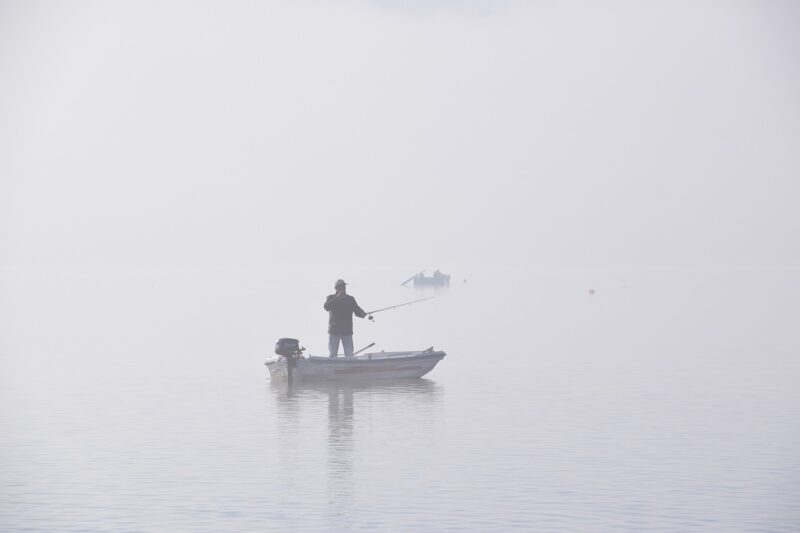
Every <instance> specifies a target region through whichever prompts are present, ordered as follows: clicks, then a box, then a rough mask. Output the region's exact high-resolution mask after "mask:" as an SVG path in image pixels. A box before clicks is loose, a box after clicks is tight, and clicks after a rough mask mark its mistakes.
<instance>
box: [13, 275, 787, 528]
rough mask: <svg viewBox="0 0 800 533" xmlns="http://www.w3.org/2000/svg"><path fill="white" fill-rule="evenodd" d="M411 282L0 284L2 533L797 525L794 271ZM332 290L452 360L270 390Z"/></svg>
mask: <svg viewBox="0 0 800 533" xmlns="http://www.w3.org/2000/svg"><path fill="white" fill-rule="evenodd" d="M408 275H410V274H407V273H406V272H405V271H403V272H388V271H387V272H374V271H373V272H366V271H365V272H355V271H354V272H349V273H340V272H334V273H329V272H314V271H308V270H307V271H303V272H299V273H298V272H272V273H263V272H261V273H256V272H213V273H209V272H179V271H171V272H159V271H150V272H145V271H63V270H59V271H56V270H40V271H11V270H6V271H3V272H2V274H1V275H0V289H1V290H2V292H0V328H2V329H0V429H2V431H0V529H2V530H7V531H8V530H24V529H32V530H51V531H72V530H155V531H166V530H203V531H209V530H217V531H225V530H237V529H238V530H259V531H264V530H276V531H277V530H286V529H289V530H297V531H301V530H302V531H315V530H319V531H358V530H367V529H374V528H380V529H385V530H394V531H404V530H410V529H412V528H413V529H418V530H426V531H448V530H449V531H486V530H503V531H508V530H515V529H516V530H520V531H531V530H541V531H598V530H627V531H642V530H652V531H670V530H672V531H690V530H698V531H700V530H702V531H797V530H799V529H800V452H798V450H800V392H798V391H799V390H800V387H798V384H799V383H800V357H799V356H800V334H799V333H798V328H797V323H798V317H800V274H798V273H797V272H791V271H771V272H752V271H751V272H713V271H706V272H697V271H695V272H675V271H671V272H667V271H661V272H607V271H606V272H597V271H594V272H593V271H580V272H578V271H575V272H557V273H556V272H531V273H524V272H520V271H505V272H482V273H478V274H475V275H472V276H470V278H469V280H468V281H467V282H466V283H464V282H463V281H461V278H459V280H458V282H457V283H455V284H454V286H453V287H452V288H451V289H450V290H448V291H438V292H430V293H428V292H419V291H415V290H414V289H407V288H402V287H399V286H398V282H399V281H402V280H403V279H405V278H406V277H407V276H408ZM340 276H344V277H346V278H347V279H348V281H350V282H351V283H352V285H351V293H352V294H353V295H355V296H356V298H357V299H358V300H359V303H361V305H362V307H364V308H366V309H372V308H379V307H385V306H387V305H392V304H395V303H400V302H403V301H407V300H411V299H415V298H419V297H422V296H426V295H428V294H435V295H436V296H437V297H436V299H434V300H431V301H428V302H422V303H420V304H416V305H414V306H409V307H407V308H403V309H398V310H393V311H387V312H385V313H381V314H378V315H375V318H376V322H375V323H374V324H370V323H367V322H366V321H358V322H357V323H356V328H357V330H356V343H355V344H356V346H357V348H358V347H361V346H364V345H366V344H368V343H370V342H376V343H377V346H376V348H378V349H387V350H400V349H415V348H427V347H428V346H431V345H433V346H435V347H436V348H441V349H444V350H446V351H447V352H448V354H449V355H448V357H447V358H445V360H444V361H442V362H441V363H440V364H439V366H438V367H437V368H436V369H435V370H434V371H433V372H432V373H431V374H429V375H428V376H427V377H426V378H425V379H423V380H419V381H400V382H389V383H382V384H378V383H374V384H364V385H350V386H344V385H342V386H335V385H331V386H323V385H318V386H301V387H297V388H295V389H293V390H287V388H286V387H285V385H283V384H275V383H271V382H270V381H269V378H268V377H267V373H266V370H265V368H264V367H263V361H264V359H265V358H266V356H267V355H268V354H270V353H271V348H272V345H273V344H274V341H275V340H276V339H277V338H278V337H283V336H294V337H298V338H300V339H301V341H302V343H303V344H304V345H305V346H307V347H308V349H309V351H310V352H312V353H315V354H323V353H324V350H325V345H326V336H325V326H326V315H325V313H324V311H323V310H322V301H323V299H324V296H325V295H326V294H328V293H329V292H330V287H329V285H331V284H332V282H333V281H334V279H335V278H337V277H340ZM590 289H594V291H595V292H594V294H591V293H590V292H589V291H590Z"/></svg>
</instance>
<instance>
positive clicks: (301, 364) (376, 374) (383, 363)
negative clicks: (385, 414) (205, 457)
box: [264, 339, 447, 381]
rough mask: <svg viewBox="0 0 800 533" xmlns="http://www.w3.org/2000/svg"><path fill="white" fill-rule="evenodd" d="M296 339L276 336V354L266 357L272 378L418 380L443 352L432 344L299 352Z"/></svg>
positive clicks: (439, 358)
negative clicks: (342, 353)
mask: <svg viewBox="0 0 800 533" xmlns="http://www.w3.org/2000/svg"><path fill="white" fill-rule="evenodd" d="M303 350H304V348H300V345H299V343H298V341H297V340H296V339H280V340H279V341H278V343H277V344H276V346H275V353H276V354H277V356H276V357H272V358H270V359H267V361H266V363H264V364H265V365H266V366H267V369H268V370H269V374H270V376H271V378H272V379H273V380H276V379H277V380H302V381H353V380H378V379H418V378H421V377H422V376H424V375H425V374H427V373H428V372H430V371H431V370H433V368H434V367H435V366H436V364H437V363H438V362H439V361H441V360H442V359H444V357H445V356H446V355H447V354H446V353H445V352H443V351H441V350H434V349H433V347H430V348H428V349H427V350H417V351H408V352H385V351H381V352H374V353H365V354H363V355H354V356H352V357H318V356H313V355H309V356H306V355H303V353H302V352H303Z"/></svg>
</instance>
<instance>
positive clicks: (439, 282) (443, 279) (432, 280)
mask: <svg viewBox="0 0 800 533" xmlns="http://www.w3.org/2000/svg"><path fill="white" fill-rule="evenodd" d="M411 281H413V282H414V286H415V287H448V286H449V285H450V274H442V273H441V272H439V271H438V270H437V271H436V272H434V273H433V275H432V276H426V275H425V271H424V270H423V271H422V272H419V273H417V274H414V275H413V276H412V277H410V278H408V279H407V280H405V281H404V282H403V283H401V285H406V284H407V283H409V282H411Z"/></svg>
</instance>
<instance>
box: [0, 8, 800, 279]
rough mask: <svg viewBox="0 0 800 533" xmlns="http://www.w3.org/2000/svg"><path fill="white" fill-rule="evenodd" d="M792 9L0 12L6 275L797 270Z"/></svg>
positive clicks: (799, 225) (1, 227)
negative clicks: (300, 267) (474, 267)
mask: <svg viewBox="0 0 800 533" xmlns="http://www.w3.org/2000/svg"><path fill="white" fill-rule="evenodd" d="M798 15H800V8H798V6H797V4H796V3H791V2H756V1H752V2H742V1H739V2H703V1H700V2H648V3H642V2H612V3H598V2H568V3H555V2H530V3H528V2H525V3H522V2H520V3H516V2H499V3H498V2H478V1H472V2H467V3H463V4H462V3H458V2H439V3H433V4H428V3H424V2H410V3H406V2H395V1H380V2H358V1H353V2H337V3H333V2H263V3H261V2H248V1H239V2H189V1H186V2H178V1H172V2H87V1H80V2H36V1H34V2H27V1H25V2H23V1H2V2H0V266H4V267H31V266H175V265H177V266H180V265H195V266H198V265H199V266H254V267H259V266H267V265H275V264H281V265H291V264H349V263H363V264H375V265H379V264H380V265H390V264H404V265H405V264H409V265H410V264H419V265H421V266H422V267H429V268H431V267H436V266H446V265H453V264H518V265H530V266H537V265H580V266H595V265H599V266H627V265H635V266H655V265H688V266H693V265H697V266H793V267H797V266H800V216H798V212H797V211H798V209H797V205H798V193H800V185H798V170H800V150H798V148H800V142H799V141H800V105H798V104H799V99H798V94H800V83H799V81H800V72H798V51H800V47H798V37H797V31H796V30H797V24H796V22H797V20H798Z"/></svg>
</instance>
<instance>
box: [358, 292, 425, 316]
mask: <svg viewBox="0 0 800 533" xmlns="http://www.w3.org/2000/svg"><path fill="white" fill-rule="evenodd" d="M433 298H435V297H434V296H428V297H427V298H420V299H419V300H414V301H413V302H406V303H404V304H397V305H393V306H391V307H384V308H383V309H376V310H375V311H370V312H368V313H367V318H368V319H369V320H375V319H374V318H372V315H374V314H375V313H380V312H381V311H388V310H389V309H396V308H398V307H403V306H404V305H411V304H415V303H417V302H422V301H424V300H431V299H433Z"/></svg>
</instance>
